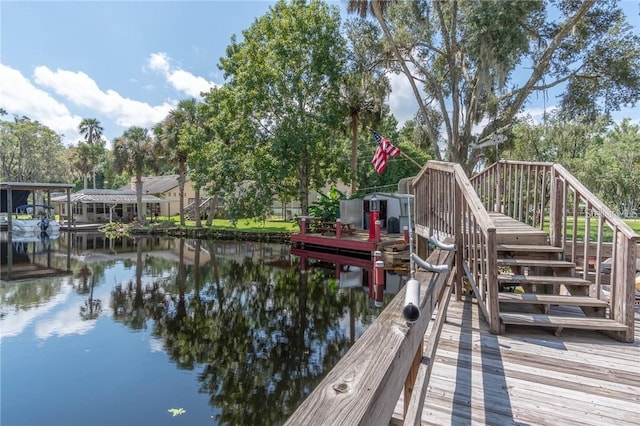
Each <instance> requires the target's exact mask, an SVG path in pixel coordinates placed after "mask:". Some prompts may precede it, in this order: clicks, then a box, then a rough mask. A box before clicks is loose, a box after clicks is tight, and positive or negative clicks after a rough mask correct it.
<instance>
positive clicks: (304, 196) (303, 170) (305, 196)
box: [300, 162, 309, 216]
mask: <svg viewBox="0 0 640 426" xmlns="http://www.w3.org/2000/svg"><path fill="white" fill-rule="evenodd" d="M300 214H301V215H302V216H307V215H308V214H309V176H308V173H307V164H306V162H303V164H301V165H300Z"/></svg>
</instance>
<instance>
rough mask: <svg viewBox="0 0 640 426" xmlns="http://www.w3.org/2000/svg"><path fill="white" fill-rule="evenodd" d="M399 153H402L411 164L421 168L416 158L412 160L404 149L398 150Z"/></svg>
mask: <svg viewBox="0 0 640 426" xmlns="http://www.w3.org/2000/svg"><path fill="white" fill-rule="evenodd" d="M400 154H402V155H404V156H405V157H406V158H407V160H409V161H411V162H412V163H413V164H415V165H416V166H418V168H419V169H420V170H422V166H421V165H420V163H418V162H417V161H416V160H414V159H413V158H411V157H409V156H408V155H407V154H405V153H404V151H400Z"/></svg>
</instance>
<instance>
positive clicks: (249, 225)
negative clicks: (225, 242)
mask: <svg viewBox="0 0 640 426" xmlns="http://www.w3.org/2000/svg"><path fill="white" fill-rule="evenodd" d="M159 221H160V222H162V221H171V222H173V223H174V224H175V225H176V226H178V225H179V224H180V218H179V217H177V216H172V217H171V218H166V217H161V218H159ZM201 223H202V227H203V228H206V227H207V226H206V224H207V221H206V220H202V221H201ZM185 226H186V227H188V228H195V226H196V222H195V220H186V221H185ZM211 228H214V229H221V230H230V231H245V232H296V231H298V230H299V228H298V223H297V222H295V221H284V220H282V218H272V219H268V220H265V221H256V220H253V219H239V220H238V222H237V223H236V225H235V226H234V225H233V224H232V223H231V221H230V220H228V219H214V220H213V223H212V225H211Z"/></svg>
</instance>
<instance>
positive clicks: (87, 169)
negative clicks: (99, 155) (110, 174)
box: [71, 142, 92, 189]
mask: <svg viewBox="0 0 640 426" xmlns="http://www.w3.org/2000/svg"><path fill="white" fill-rule="evenodd" d="M90 151H91V150H90V148H89V146H88V145H87V144H86V143H84V142H78V146H77V147H75V148H73V150H72V154H71V164H72V165H73V167H74V169H75V170H76V171H77V172H78V174H79V175H80V176H81V177H82V181H83V186H82V187H83V188H84V189H87V180H88V178H89V174H91V170H92V168H91V153H90Z"/></svg>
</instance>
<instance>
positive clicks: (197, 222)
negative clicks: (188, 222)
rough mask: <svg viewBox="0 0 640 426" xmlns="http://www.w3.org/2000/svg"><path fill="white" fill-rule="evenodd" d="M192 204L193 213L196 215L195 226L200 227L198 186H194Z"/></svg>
mask: <svg viewBox="0 0 640 426" xmlns="http://www.w3.org/2000/svg"><path fill="white" fill-rule="evenodd" d="M194 202H195V205H194V206H193V211H194V215H195V217H196V226H197V227H198V228H200V227H201V226H202V219H201V214H200V188H196V200H195V201H194Z"/></svg>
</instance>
